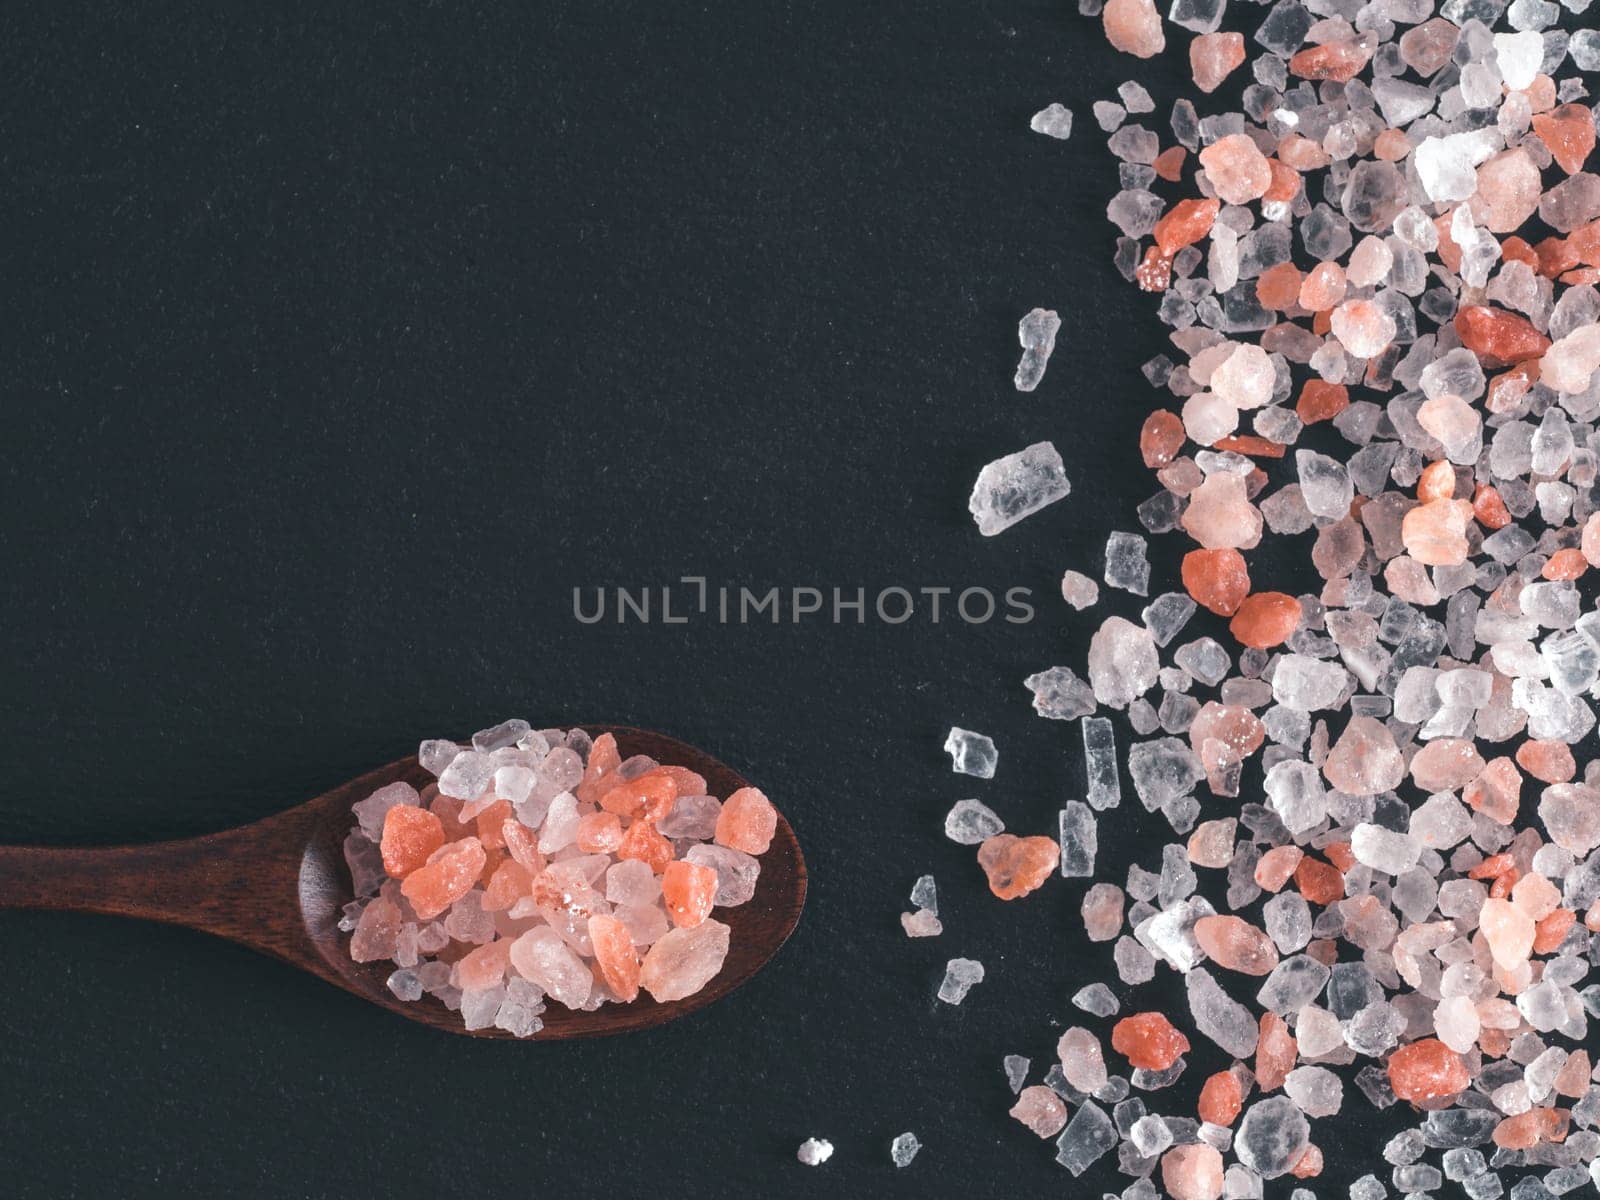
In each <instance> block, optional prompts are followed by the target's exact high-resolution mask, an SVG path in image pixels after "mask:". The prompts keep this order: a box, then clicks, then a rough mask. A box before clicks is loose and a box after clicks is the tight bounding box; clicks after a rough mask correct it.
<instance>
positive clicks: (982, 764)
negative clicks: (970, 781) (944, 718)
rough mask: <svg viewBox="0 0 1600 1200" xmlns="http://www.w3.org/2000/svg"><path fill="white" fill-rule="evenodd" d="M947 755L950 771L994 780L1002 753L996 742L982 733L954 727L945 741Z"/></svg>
mask: <svg viewBox="0 0 1600 1200" xmlns="http://www.w3.org/2000/svg"><path fill="white" fill-rule="evenodd" d="M944 749H945V753H946V754H948V755H949V756H950V769H951V770H952V771H954V772H955V773H956V774H958V775H976V776H977V777H978V778H979V779H993V778H994V770H995V765H996V764H997V763H998V762H999V761H1000V753H999V751H998V750H996V749H995V746H994V741H993V740H992V739H990V738H987V737H985V736H984V735H983V734H981V733H973V732H972V731H971V730H970V729H962V728H960V727H959V726H955V725H952V726H951V727H950V732H949V734H948V735H947V736H946V737H945V739H944Z"/></svg>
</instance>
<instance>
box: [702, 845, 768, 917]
mask: <svg viewBox="0 0 1600 1200" xmlns="http://www.w3.org/2000/svg"><path fill="white" fill-rule="evenodd" d="M683 857H684V859H685V861H687V862H692V863H696V864H698V865H699V866H702V867H710V868H711V869H712V870H713V871H715V872H716V873H717V891H716V895H715V897H714V898H713V900H712V903H714V904H715V905H717V907H719V908H735V907H737V906H738V905H741V904H744V903H746V902H748V901H749V900H750V898H751V897H752V896H754V895H755V894H756V881H757V880H758V879H759V878H760V875H761V860H760V859H757V858H754V857H752V856H751V855H749V854H746V853H744V851H742V850H735V849H733V848H732V847H731V846H715V845H710V844H706V843H702V844H701V845H698V846H691V847H690V848H689V850H688V852H687V853H685V854H684V856H683Z"/></svg>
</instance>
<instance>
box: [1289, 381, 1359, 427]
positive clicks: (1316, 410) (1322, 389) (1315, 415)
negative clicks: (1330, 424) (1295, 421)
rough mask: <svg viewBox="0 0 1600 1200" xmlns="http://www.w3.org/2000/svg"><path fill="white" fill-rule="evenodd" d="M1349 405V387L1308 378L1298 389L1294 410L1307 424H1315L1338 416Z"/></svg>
mask: <svg viewBox="0 0 1600 1200" xmlns="http://www.w3.org/2000/svg"><path fill="white" fill-rule="evenodd" d="M1349 407H1350V389H1349V388H1347V387H1345V385H1344V384H1342V383H1325V382H1323V381H1322V380H1320V379H1308V380H1306V385H1305V387H1304V388H1302V389H1301V391H1300V399H1299V400H1298V401H1297V402H1296V403H1295V406H1294V412H1295V416H1297V417H1299V418H1300V419H1301V420H1302V421H1303V422H1305V423H1306V424H1307V425H1315V424H1316V423H1317V422H1318V421H1326V420H1328V419H1329V418H1330V417H1336V416H1338V415H1339V414H1340V413H1342V412H1343V411H1344V410H1345V409H1347V408H1349Z"/></svg>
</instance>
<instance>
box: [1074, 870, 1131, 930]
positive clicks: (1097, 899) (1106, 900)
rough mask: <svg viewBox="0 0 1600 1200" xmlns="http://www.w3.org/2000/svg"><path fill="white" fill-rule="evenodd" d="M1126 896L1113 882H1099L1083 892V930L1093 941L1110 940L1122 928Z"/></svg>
mask: <svg viewBox="0 0 1600 1200" xmlns="http://www.w3.org/2000/svg"><path fill="white" fill-rule="evenodd" d="M1125 903H1126V897H1124V895H1123V893H1122V889H1121V888H1119V887H1117V886H1116V885H1115V884H1112V883H1097V884H1095V885H1094V886H1093V887H1091V888H1090V889H1089V890H1088V891H1087V892H1085V893H1084V894H1083V904H1082V908H1081V914H1082V916H1083V930H1084V933H1085V934H1086V935H1087V936H1088V938H1089V940H1090V941H1091V942H1109V941H1110V940H1111V939H1112V938H1114V937H1116V936H1117V934H1118V933H1119V932H1121V930H1122V910H1123V906H1124V904H1125Z"/></svg>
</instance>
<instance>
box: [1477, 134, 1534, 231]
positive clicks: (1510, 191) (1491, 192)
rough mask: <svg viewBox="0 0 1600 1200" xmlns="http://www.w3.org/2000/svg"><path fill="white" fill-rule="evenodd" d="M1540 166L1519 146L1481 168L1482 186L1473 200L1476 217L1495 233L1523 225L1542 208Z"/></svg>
mask: <svg viewBox="0 0 1600 1200" xmlns="http://www.w3.org/2000/svg"><path fill="white" fill-rule="evenodd" d="M1541 194H1542V189H1541V185H1540V181H1539V168H1538V167H1536V166H1534V165H1533V160H1532V159H1531V158H1529V157H1528V152H1527V151H1526V150H1523V149H1521V148H1520V147H1515V148H1513V149H1510V150H1506V151H1503V152H1501V153H1500V154H1497V155H1495V156H1494V157H1493V158H1491V159H1490V160H1489V161H1488V162H1486V163H1484V164H1483V165H1482V166H1480V167H1479V168H1478V190H1477V191H1476V192H1474V193H1473V196H1472V199H1471V201H1470V202H1469V205H1470V208H1471V210H1472V218H1473V220H1474V221H1476V222H1478V223H1479V224H1480V225H1482V226H1484V227H1485V228H1486V229H1488V230H1489V231H1490V232H1491V233H1510V232H1511V231H1512V230H1515V229H1520V228H1521V227H1522V225H1523V223H1524V222H1525V221H1527V220H1528V218H1529V217H1531V216H1533V214H1534V213H1535V212H1537V211H1538V208H1539V198H1540V195H1541Z"/></svg>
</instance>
